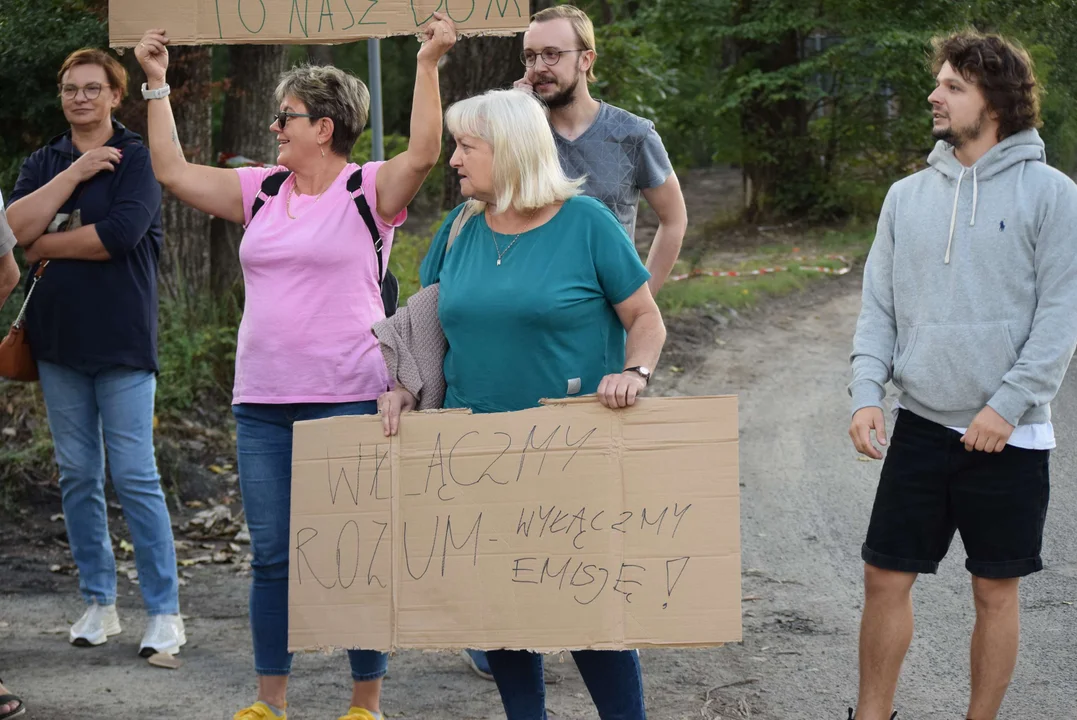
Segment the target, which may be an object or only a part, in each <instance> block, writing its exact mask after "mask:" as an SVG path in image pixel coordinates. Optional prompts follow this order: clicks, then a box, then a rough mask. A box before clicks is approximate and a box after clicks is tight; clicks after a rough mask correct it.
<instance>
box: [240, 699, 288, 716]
mask: <svg viewBox="0 0 1077 720" xmlns="http://www.w3.org/2000/svg"><path fill="white" fill-rule="evenodd" d="M232 720H288V713H284V714H283V715H278V714H276V713H275V712H273V711H272V710H270V709H269V706H268V705H266V704H265V703H264V702H262V701H261V700H259V701H258V702H256V703H254V704H253V705H251V706H250V707H249V708H243V709H242V710H240V711H239V712H237V713H236V714H235V715H233V716H232Z"/></svg>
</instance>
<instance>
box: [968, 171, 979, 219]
mask: <svg viewBox="0 0 1077 720" xmlns="http://www.w3.org/2000/svg"><path fill="white" fill-rule="evenodd" d="M979 190H980V183H979V181H978V180H977V179H976V168H975V167H974V168H972V218H971V219H970V220H969V227H972V226H973V225H975V224H976V195H977V194H978V192H979Z"/></svg>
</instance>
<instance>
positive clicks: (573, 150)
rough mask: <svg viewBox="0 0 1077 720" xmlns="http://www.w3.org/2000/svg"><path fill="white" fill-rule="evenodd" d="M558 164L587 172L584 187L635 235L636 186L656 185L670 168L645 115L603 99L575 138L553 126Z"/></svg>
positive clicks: (581, 173)
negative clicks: (594, 115)
mask: <svg viewBox="0 0 1077 720" xmlns="http://www.w3.org/2000/svg"><path fill="white" fill-rule="evenodd" d="M553 137H554V140H555V141H556V143H557V154H558V155H559V156H560V158H561V167H562V168H563V169H564V171H565V173H566V174H567V175H568V176H569V177H570V178H578V177H583V176H586V177H587V182H586V184H585V185H584V186H583V193H584V194H585V195H590V196H591V197H594V198H597V199H599V200H601V201H602V202H603V203H604V204H605V205H606V207H608V208H609V209H610V210H612V211H613V214H614V215H616V216H617V219H618V220H620V221H621V225H622V226H623V227H624V229H625V232H627V233H628V237H630V238H632V240H633V241H635V239H636V210H637V208H638V207H639V193H640V190H646V189H648V188H654V187H658V186H659V185H661V184H662V183H664V182H665V181H666V179H667V178H669V176H670V175H671V174H672V173H673V166H672V165H671V164H670V162H669V155H668V154H667V153H666V148H665V146H664V145H662V138H660V137H659V136H658V133H657V132H656V131H655V129H654V123H653V122H651V121H650V120H645V119H644V118H641V117H637V116H636V115H633V114H632V113H630V112H628V111H627V110H622V109H620V108H617V107H614V106H612V105H609V104H607V103H602V104H601V107H599V110H598V115H597V116H596V117H595V121H594V123H592V124H591V127H589V128H587V130H585V131H584V133H583V134H582V135H580V136H579V137H578V138H576V139H575V140H566V139H565V138H563V137H561V136H560V135H558V134H557V131H556V130H555V131H554V134H553Z"/></svg>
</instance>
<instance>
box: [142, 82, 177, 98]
mask: <svg viewBox="0 0 1077 720" xmlns="http://www.w3.org/2000/svg"><path fill="white" fill-rule="evenodd" d="M170 92H172V89H171V88H170V87H168V83H165V84H164V85H162V86H161V87H159V88H157V89H156V90H150V89H149V85H147V84H146V83H142V97H143V98H145V99H146V100H160V99H161V98H166V97H168V94H169V93H170Z"/></svg>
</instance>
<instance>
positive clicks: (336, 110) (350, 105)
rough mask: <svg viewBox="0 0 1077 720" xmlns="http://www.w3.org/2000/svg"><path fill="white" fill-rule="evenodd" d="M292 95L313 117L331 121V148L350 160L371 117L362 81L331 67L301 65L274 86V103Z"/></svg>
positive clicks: (285, 74)
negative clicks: (275, 90) (357, 141)
mask: <svg viewBox="0 0 1077 720" xmlns="http://www.w3.org/2000/svg"><path fill="white" fill-rule="evenodd" d="M289 95H291V96H292V97H294V98H295V99H296V100H298V101H300V102H301V103H303V104H304V105H306V106H307V112H308V113H309V114H310V115H313V116H314V117H312V118H311V122H313V121H314V120H316V119H318V118H329V119H330V120H332V121H333V141H332V142H331V143H330V148H332V150H333V152H334V153H336V154H337V155H342V156H344V157H349V156H350V155H351V152H352V147H353V146H354V145H355V141H356V140H358V139H359V135H360V134H361V133H362V132H363V128H364V127H366V122H367V119H368V117H369V116H370V91H369V90H367V87H366V85H364V84H363V81H362V80H360V79H359V78H357V77H355V76H354V75H352V74H351V73H347V72H344V71H343V70H341V69H340V68H336V67H333V66H332V65H309V64H308V65H300V66H299V67H294V68H292V69H291V70H289V71H287V72H285V73H284V74H283V75H281V77H280V83H279V84H278V85H277V102H278V103H279V102H283V100H284V98H285V97H287V96H289Z"/></svg>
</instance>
